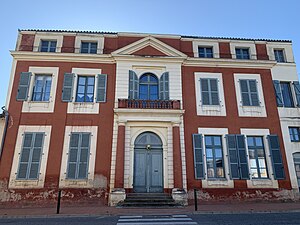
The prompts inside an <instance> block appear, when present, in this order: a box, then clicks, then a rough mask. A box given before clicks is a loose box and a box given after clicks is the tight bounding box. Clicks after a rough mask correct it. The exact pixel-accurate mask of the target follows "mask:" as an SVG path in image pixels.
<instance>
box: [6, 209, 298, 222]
mask: <svg viewBox="0 0 300 225" xmlns="http://www.w3.org/2000/svg"><path fill="white" fill-rule="evenodd" d="M2 224H8V225H14V224H16V225H60V224H63V225H94V224H95V225H196V224H198V225H254V224H255V225H256V224H257V225H270V224H271V225H298V224H299V225H300V213H299V212H297V213H248V214H194V215H169V216H162V215H160V216H123V217H116V216H103V217H102V216H98V217H59V218H53V217H52V218H51V217H48V218H11V219H5V218H2V219H0V225H2Z"/></svg>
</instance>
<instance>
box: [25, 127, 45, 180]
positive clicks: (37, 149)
mask: <svg viewBox="0 0 300 225" xmlns="http://www.w3.org/2000/svg"><path fill="white" fill-rule="evenodd" d="M44 135H45V134H44V133H34V140H33V146H32V147H33V148H32V153H31V163H30V170H29V175H28V178H29V179H38V177H39V169H40V161H41V155H42V150H43V142H44Z"/></svg>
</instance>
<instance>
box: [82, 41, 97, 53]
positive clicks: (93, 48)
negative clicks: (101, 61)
mask: <svg viewBox="0 0 300 225" xmlns="http://www.w3.org/2000/svg"><path fill="white" fill-rule="evenodd" d="M97 47H98V44H97V42H81V49H80V53H87V54H97Z"/></svg>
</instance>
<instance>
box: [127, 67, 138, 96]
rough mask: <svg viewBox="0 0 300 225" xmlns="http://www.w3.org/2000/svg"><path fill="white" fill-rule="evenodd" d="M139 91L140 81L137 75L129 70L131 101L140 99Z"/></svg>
mask: <svg viewBox="0 0 300 225" xmlns="http://www.w3.org/2000/svg"><path fill="white" fill-rule="evenodd" d="M138 90H139V80H138V77H137V75H136V73H135V72H134V71H132V70H129V89H128V91H129V93H128V98H129V99H138Z"/></svg>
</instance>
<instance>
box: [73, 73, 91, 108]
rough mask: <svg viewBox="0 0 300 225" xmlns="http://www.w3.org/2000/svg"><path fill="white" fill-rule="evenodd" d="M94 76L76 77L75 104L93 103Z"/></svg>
mask: <svg viewBox="0 0 300 225" xmlns="http://www.w3.org/2000/svg"><path fill="white" fill-rule="evenodd" d="M94 87H95V76H78V81H77V92H76V102H93V101H94Z"/></svg>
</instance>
